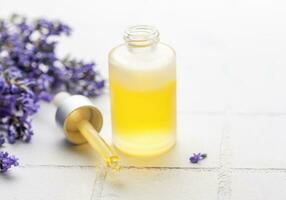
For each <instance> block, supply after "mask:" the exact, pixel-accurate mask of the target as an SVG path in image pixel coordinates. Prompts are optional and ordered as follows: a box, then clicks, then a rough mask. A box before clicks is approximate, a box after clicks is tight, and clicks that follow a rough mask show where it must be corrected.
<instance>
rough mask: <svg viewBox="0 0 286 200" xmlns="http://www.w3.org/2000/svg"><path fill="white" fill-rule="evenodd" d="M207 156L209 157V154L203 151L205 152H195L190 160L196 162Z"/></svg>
mask: <svg viewBox="0 0 286 200" xmlns="http://www.w3.org/2000/svg"><path fill="white" fill-rule="evenodd" d="M206 157H207V154H205V153H203V154H201V153H193V155H192V156H191V157H190V159H189V160H190V161H191V163H193V164H196V163H198V162H199V161H201V160H203V159H205V158H206Z"/></svg>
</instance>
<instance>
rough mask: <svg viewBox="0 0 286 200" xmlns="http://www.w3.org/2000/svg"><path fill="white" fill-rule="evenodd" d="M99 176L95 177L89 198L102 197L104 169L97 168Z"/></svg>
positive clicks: (91, 199)
mask: <svg viewBox="0 0 286 200" xmlns="http://www.w3.org/2000/svg"><path fill="white" fill-rule="evenodd" d="M98 174H99V176H98V177H96V179H95V181H94V184H93V187H92V193H91V196H90V200H101V199H102V192H103V188H104V187H103V186H104V182H105V179H106V176H107V171H106V170H105V169H99V173H98Z"/></svg>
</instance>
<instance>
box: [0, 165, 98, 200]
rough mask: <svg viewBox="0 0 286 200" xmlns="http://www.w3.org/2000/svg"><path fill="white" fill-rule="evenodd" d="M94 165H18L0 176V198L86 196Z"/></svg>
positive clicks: (75, 198)
mask: <svg viewBox="0 0 286 200" xmlns="http://www.w3.org/2000/svg"><path fill="white" fill-rule="evenodd" d="M95 180H96V173H95V169H94V168H67V167H63V168H61V167H58V168H55V167H30V168H23V167H20V168H18V169H17V170H14V171H13V172H11V173H7V174H6V175H1V176H0V185H1V187H0V193H1V199H3V200H4V199H5V200H16V199H21V200H31V199H35V200H36V199H37V200H42V199H53V200H64V199H69V200H78V199H90V198H91V195H92V188H93V185H94V182H95Z"/></svg>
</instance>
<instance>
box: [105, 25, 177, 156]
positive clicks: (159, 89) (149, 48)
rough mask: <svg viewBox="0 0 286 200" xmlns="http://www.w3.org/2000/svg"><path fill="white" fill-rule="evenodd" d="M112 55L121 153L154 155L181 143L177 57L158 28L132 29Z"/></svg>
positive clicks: (116, 142)
mask: <svg viewBox="0 0 286 200" xmlns="http://www.w3.org/2000/svg"><path fill="white" fill-rule="evenodd" d="M124 40H125V42H124V43H123V44H121V45H119V46H117V47H115V48H114V49H112V50H111V52H110V53H109V81H110V93H111V112H112V113H111V114H112V131H113V143H114V145H115V146H116V148H118V149H119V150H120V151H122V152H124V153H126V154H131V155H136V156H152V155H157V154H160V153H163V152H165V151H167V150H169V149H170V148H171V147H172V146H173V145H174V144H175V139H176V55H175V51H174V49H172V48H171V47H170V46H168V45H166V44H164V43H161V42H160V41H159V32H158V30H157V29H156V28H154V27H152V26H146V25H137V26H131V27H129V28H127V29H126V31H125V33H124Z"/></svg>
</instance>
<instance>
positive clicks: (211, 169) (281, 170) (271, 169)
mask: <svg viewBox="0 0 286 200" xmlns="http://www.w3.org/2000/svg"><path fill="white" fill-rule="evenodd" d="M19 167H20V168H30V167H31V168H33V167H34V168H35V167H46V168H84V169H86V168H92V169H100V167H98V166H93V165H34V164H25V165H20V166H19ZM122 169H123V170H128V169H137V170H195V171H208V172H217V171H218V170H219V167H156V166H153V167H152V166H149V167H148V166H147V167H144V166H142V167H138V166H123V167H122ZM230 169H231V170H232V172H263V173H271V172H275V173H276V172H277V173H286V168H276V167H268V168H255V167H230Z"/></svg>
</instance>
